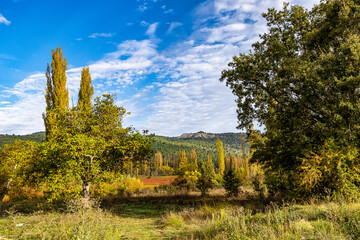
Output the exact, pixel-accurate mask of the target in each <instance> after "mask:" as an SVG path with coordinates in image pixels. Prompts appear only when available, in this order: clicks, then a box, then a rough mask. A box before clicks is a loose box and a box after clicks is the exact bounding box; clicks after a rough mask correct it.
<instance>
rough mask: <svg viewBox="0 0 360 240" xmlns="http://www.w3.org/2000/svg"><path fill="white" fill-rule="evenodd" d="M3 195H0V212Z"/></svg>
mask: <svg viewBox="0 0 360 240" xmlns="http://www.w3.org/2000/svg"><path fill="white" fill-rule="evenodd" d="M4 197H5V195H0V212H1V210H2V209H1V207H2V201H3V200H4Z"/></svg>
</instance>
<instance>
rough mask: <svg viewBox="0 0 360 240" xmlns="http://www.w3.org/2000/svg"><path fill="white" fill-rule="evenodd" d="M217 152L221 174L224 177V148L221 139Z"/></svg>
mask: <svg viewBox="0 0 360 240" xmlns="http://www.w3.org/2000/svg"><path fill="white" fill-rule="evenodd" d="M216 150H217V154H218V157H219V160H218V161H219V174H220V175H223V174H224V171H225V159H224V146H223V143H222V142H221V141H220V139H217V141H216Z"/></svg>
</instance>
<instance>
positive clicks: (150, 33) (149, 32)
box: [145, 23, 159, 37]
mask: <svg viewBox="0 0 360 240" xmlns="http://www.w3.org/2000/svg"><path fill="white" fill-rule="evenodd" d="M158 25H159V23H153V24H151V25H150V26H149V27H148V29H147V30H146V33H145V34H146V35H148V36H151V37H153V36H154V35H155V32H156V29H157V27H158Z"/></svg>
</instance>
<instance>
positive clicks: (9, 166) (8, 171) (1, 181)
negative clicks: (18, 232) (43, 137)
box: [0, 140, 37, 210]
mask: <svg viewBox="0 0 360 240" xmlns="http://www.w3.org/2000/svg"><path fill="white" fill-rule="evenodd" d="M36 147H37V144H36V143H34V142H31V141H19V140H16V141H15V142H14V143H13V144H6V145H5V146H4V147H3V148H2V149H0V210H1V202H2V200H3V198H4V196H5V195H6V194H8V192H9V190H10V189H11V188H21V187H22V186H23V184H24V178H26V176H25V175H23V174H24V169H25V168H27V167H28V164H29V163H30V162H31V161H32V159H33V158H34V156H35V155H36Z"/></svg>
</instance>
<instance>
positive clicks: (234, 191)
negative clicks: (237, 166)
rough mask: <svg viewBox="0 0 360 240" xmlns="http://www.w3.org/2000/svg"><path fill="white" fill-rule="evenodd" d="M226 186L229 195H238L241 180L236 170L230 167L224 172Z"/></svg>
mask: <svg viewBox="0 0 360 240" xmlns="http://www.w3.org/2000/svg"><path fill="white" fill-rule="evenodd" d="M223 184H224V188H225V190H226V192H227V194H228V195H229V196H237V195H238V194H239V187H240V185H241V181H240V179H239V178H237V177H236V175H235V172H234V171H233V170H232V169H230V170H228V171H227V172H226V173H225V174H224V183H223Z"/></svg>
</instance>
